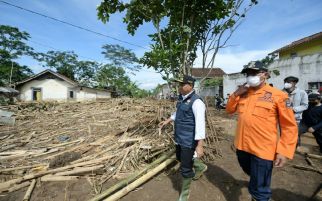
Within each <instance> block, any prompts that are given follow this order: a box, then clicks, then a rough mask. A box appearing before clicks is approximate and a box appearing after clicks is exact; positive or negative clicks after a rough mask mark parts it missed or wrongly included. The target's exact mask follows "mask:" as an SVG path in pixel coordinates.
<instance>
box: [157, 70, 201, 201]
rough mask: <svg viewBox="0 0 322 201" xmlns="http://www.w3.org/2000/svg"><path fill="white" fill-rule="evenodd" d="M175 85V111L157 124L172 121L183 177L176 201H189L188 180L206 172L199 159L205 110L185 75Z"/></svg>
mask: <svg viewBox="0 0 322 201" xmlns="http://www.w3.org/2000/svg"><path fill="white" fill-rule="evenodd" d="M176 82H178V83H179V92H180V96H179V99H178V102H177V110H176V112H175V113H173V114H172V115H171V117H170V118H169V119H167V120H165V121H163V122H161V123H160V124H159V126H160V127H161V128H162V127H163V126H164V125H167V124H168V123H170V122H172V121H174V128H175V132H174V136H175V143H176V155H177V159H178V160H179V161H180V162H181V163H180V170H181V175H182V176H183V182H182V189H181V193H180V197H179V200H178V201H186V200H188V198H189V189H190V184H191V181H192V180H197V179H198V178H199V177H201V176H202V174H203V173H204V172H205V171H206V170H207V166H206V165H205V164H203V163H202V161H201V160H200V157H201V156H203V155H204V151H203V140H204V139H205V124H206V123H205V111H206V107H205V104H204V102H203V101H202V100H201V98H200V97H199V96H198V95H197V94H196V93H195V91H194V90H193V87H194V82H195V79H194V78H193V77H191V76H188V75H185V76H184V77H183V79H180V80H176Z"/></svg>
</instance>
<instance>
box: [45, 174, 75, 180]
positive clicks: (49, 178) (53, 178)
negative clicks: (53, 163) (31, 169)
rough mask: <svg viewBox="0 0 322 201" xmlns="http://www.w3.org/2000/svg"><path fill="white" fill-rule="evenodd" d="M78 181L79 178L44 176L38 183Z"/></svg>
mask: <svg viewBox="0 0 322 201" xmlns="http://www.w3.org/2000/svg"><path fill="white" fill-rule="evenodd" d="M78 179H79V176H58V175H45V176H43V177H41V178H40V181H73V180H78Z"/></svg>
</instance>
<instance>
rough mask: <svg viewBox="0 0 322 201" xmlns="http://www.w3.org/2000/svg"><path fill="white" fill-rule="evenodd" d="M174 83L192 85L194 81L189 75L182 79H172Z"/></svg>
mask: <svg viewBox="0 0 322 201" xmlns="http://www.w3.org/2000/svg"><path fill="white" fill-rule="evenodd" d="M174 81H175V82H180V83H184V84H194V83H195V81H196V80H195V78H193V77H192V76H190V75H184V76H183V77H182V78H178V79H174Z"/></svg>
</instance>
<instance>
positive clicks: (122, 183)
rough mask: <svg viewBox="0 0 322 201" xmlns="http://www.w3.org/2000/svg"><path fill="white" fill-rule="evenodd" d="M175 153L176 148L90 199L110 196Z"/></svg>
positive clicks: (96, 200) (93, 200) (97, 199)
mask: <svg viewBox="0 0 322 201" xmlns="http://www.w3.org/2000/svg"><path fill="white" fill-rule="evenodd" d="M173 153H174V150H172V151H170V152H169V153H166V154H164V155H162V156H161V157H159V158H158V159H156V160H154V161H153V162H152V163H151V164H149V165H147V166H146V167H145V168H144V169H142V170H140V171H138V172H136V173H134V174H132V175H131V176H130V177H128V178H126V179H124V180H122V181H120V182H118V183H117V184H115V185H114V186H112V187H110V188H108V189H106V190H105V191H103V192H102V193H101V194H99V195H97V196H95V197H94V198H92V199H91V200H90V201H99V200H102V199H104V198H105V197H107V196H109V195H110V194H112V193H113V192H115V191H117V190H119V189H121V188H123V187H124V186H126V185H128V184H129V183H131V182H132V181H134V180H135V179H136V178H137V177H139V176H141V175H142V174H144V173H145V172H146V171H148V170H149V169H151V168H153V167H154V166H155V165H157V164H159V163H161V162H163V161H164V160H166V159H167V158H169V157H171V155H173Z"/></svg>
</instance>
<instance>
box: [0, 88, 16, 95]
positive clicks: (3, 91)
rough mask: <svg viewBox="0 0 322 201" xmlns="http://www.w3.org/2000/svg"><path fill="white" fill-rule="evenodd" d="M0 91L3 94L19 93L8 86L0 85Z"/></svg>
mask: <svg viewBox="0 0 322 201" xmlns="http://www.w3.org/2000/svg"><path fill="white" fill-rule="evenodd" d="M0 93H3V94H19V91H17V90H15V89H13V88H10V87H0Z"/></svg>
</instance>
